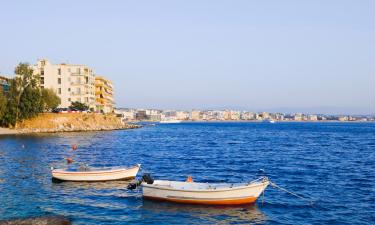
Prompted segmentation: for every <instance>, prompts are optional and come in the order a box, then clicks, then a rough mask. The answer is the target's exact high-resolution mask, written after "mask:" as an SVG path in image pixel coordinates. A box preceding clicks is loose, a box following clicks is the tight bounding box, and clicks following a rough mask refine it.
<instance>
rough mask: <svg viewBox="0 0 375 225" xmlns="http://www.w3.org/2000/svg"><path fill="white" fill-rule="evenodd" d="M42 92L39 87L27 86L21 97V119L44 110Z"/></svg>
mask: <svg viewBox="0 0 375 225" xmlns="http://www.w3.org/2000/svg"><path fill="white" fill-rule="evenodd" d="M42 103H43V102H42V94H41V91H40V90H39V89H38V88H32V87H31V86H28V87H26V88H25V89H24V90H23V92H22V95H21V97H20V104H19V117H18V118H19V119H28V118H31V117H34V116H36V115H38V113H40V112H42V111H43V104H42Z"/></svg>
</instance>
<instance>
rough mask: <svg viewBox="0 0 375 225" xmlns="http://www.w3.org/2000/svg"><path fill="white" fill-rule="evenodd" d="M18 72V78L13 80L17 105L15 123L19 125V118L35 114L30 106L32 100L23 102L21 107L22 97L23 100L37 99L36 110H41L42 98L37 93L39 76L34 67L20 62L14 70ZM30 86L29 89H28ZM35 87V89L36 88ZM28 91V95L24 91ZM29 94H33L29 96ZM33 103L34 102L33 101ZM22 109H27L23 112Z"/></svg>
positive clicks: (14, 98) (14, 99)
mask: <svg viewBox="0 0 375 225" xmlns="http://www.w3.org/2000/svg"><path fill="white" fill-rule="evenodd" d="M14 72H15V74H16V78H14V81H13V82H12V85H13V93H12V94H13V96H12V97H13V99H12V100H13V101H14V103H13V104H15V106H16V108H15V121H16V122H15V124H14V125H17V121H18V120H19V119H24V118H30V117H32V116H34V115H35V113H34V110H33V109H31V108H30V102H25V103H23V104H22V107H20V104H21V98H22V97H23V100H25V101H27V100H32V101H35V104H36V105H35V108H36V110H40V99H41V95H40V93H39V95H38V94H37V93H36V92H37V91H39V92H40V90H39V86H38V84H39V76H37V75H34V74H33V69H32V68H31V67H30V66H29V64H28V63H20V64H18V66H17V67H16V69H15V70H14ZM27 88H29V89H27ZM34 89H35V90H34ZM25 90H28V91H27V94H26V95H23V93H24V91H25ZM28 94H30V95H32V96H28ZM31 104H32V103H31ZM21 110H25V111H23V112H21ZM29 113H30V115H29ZM20 115H22V118H20Z"/></svg>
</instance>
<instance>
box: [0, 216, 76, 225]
mask: <svg viewBox="0 0 375 225" xmlns="http://www.w3.org/2000/svg"><path fill="white" fill-rule="evenodd" d="M16 224H17V225H70V224H71V222H70V220H69V219H67V218H65V217H63V216H41V217H31V218H22V219H11V220H0V225H16Z"/></svg>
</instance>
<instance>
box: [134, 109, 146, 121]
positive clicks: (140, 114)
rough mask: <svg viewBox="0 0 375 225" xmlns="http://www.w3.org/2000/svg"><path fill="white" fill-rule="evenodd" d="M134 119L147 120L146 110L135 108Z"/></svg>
mask: <svg viewBox="0 0 375 225" xmlns="http://www.w3.org/2000/svg"><path fill="white" fill-rule="evenodd" d="M135 119H136V120H148V116H147V113H146V110H137V112H136V113H135Z"/></svg>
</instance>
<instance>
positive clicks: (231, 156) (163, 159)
mask: <svg viewBox="0 0 375 225" xmlns="http://www.w3.org/2000/svg"><path fill="white" fill-rule="evenodd" d="M151 125H152V124H146V125H145V126H144V127H143V128H140V129H132V130H117V131H102V132H85V133H83V132H82V133H80V132H76V133H55V134H38V135H19V136H1V137H0V220H8V219H14V218H28V217H38V216H54V215H58V216H65V217H67V218H69V219H70V220H71V221H72V223H73V224H340V225H345V224H348V225H349V224H375V123H335V122H324V123H319V122H311V123H308V122H280V123H274V124H271V123H254V122H251V123H245V122H231V123H226V122H220V123H215V122H205V123H203V122H202V123H200V122H189V123H188V122H187V123H180V124H155V126H151ZM74 144H76V145H77V146H78V149H77V150H76V151H72V149H71V146H72V145H74ZM66 157H72V158H73V159H74V160H75V162H76V163H86V164H88V165H90V166H95V167H102V166H132V165H134V164H137V163H140V164H142V170H141V171H140V172H139V175H138V177H137V178H139V176H140V175H142V174H143V173H150V174H151V175H152V176H153V177H154V179H168V180H180V181H183V180H185V179H186V177H187V176H189V175H191V176H192V177H193V179H194V181H195V182H219V183H222V182H225V183H238V182H248V181H251V180H253V179H255V178H257V177H260V176H267V177H268V178H269V180H270V181H272V182H273V183H275V184H276V185H278V186H279V187H282V188H284V190H287V191H289V192H290V193H296V194H298V196H300V197H301V198H300V197H297V196H294V195H292V194H290V193H287V192H285V191H283V190H281V189H278V188H274V187H272V186H269V187H268V188H267V189H266V191H265V195H264V197H260V198H259V199H258V201H257V203H256V204H253V205H243V206H229V207H228V206H226V207H223V206H195V205H184V204H174V203H166V202H154V201H149V200H143V199H142V192H141V190H139V189H137V190H127V188H126V187H127V184H128V182H127V181H114V182H104V183H72V182H62V183H54V182H52V181H51V171H50V168H51V167H52V166H53V167H59V166H63V163H64V161H63V159H64V158H66Z"/></svg>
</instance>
